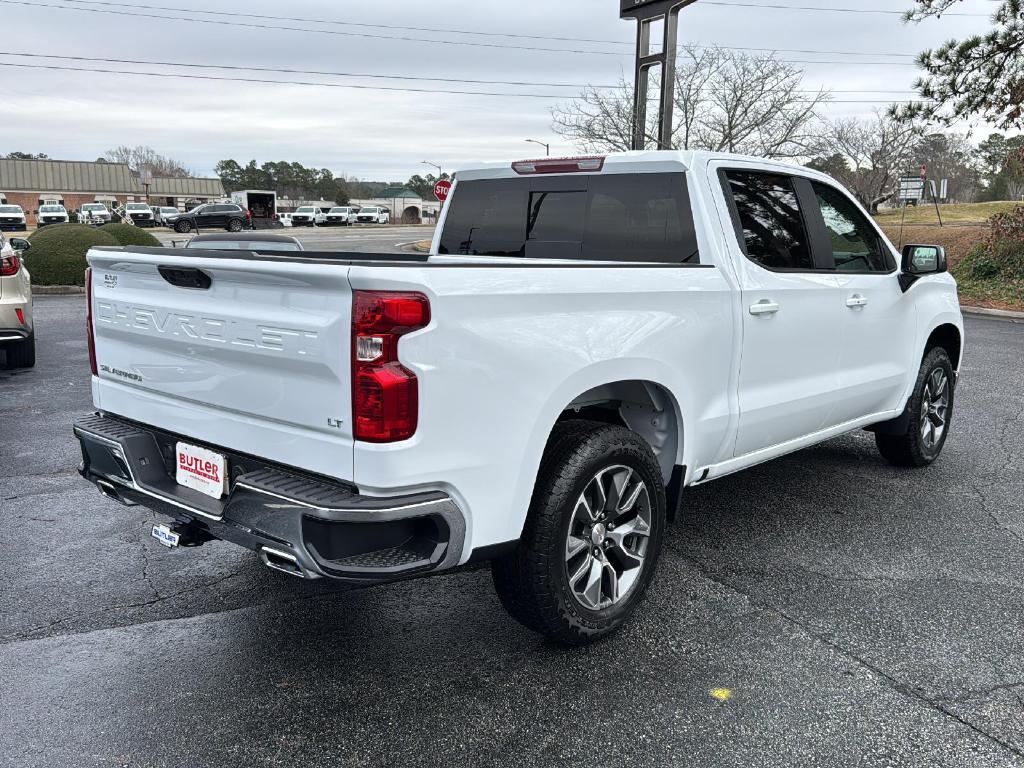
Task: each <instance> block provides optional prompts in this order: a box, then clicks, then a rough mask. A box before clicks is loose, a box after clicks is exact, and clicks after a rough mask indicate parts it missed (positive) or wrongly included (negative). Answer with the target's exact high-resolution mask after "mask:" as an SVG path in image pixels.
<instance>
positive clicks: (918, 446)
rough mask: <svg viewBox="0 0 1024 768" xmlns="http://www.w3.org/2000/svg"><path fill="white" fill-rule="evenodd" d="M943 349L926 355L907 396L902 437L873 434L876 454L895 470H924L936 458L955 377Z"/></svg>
mask: <svg viewBox="0 0 1024 768" xmlns="http://www.w3.org/2000/svg"><path fill="white" fill-rule="evenodd" d="M955 376H956V374H955V373H954V372H953V364H952V363H951V362H950V359H949V355H948V354H946V350H944V349H942V348H940V347H936V348H934V349H932V350H930V351H929V352H928V354H927V355H925V358H924V360H923V361H922V362H921V368H920V370H919V371H918V374H917V381H916V382H915V384H914V392H913V394H912V395H911V396H910V402H909V403H908V404H907V409H908V411H909V414H910V419H909V420H908V424H907V431H906V432H905V433H903V434H896V435H893V434H882V433H876V434H875V444H876V445H877V446H878V451H879V453H881V454H882V456H884V457H885V459H886V460H887V461H888V462H889V463H890V464H895V465H896V466H898V467H925V466H927V465H929V464H931V463H932V462H933V461H935V460H936V459H937V458H939V454H940V453H942V447H943V446H944V445H945V444H946V438H947V437H948V436H949V425H950V420H951V419H952V417H953V396H954V393H955V386H954V384H955V381H956V378H955Z"/></svg>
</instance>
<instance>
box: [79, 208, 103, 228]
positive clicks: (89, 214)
mask: <svg viewBox="0 0 1024 768" xmlns="http://www.w3.org/2000/svg"><path fill="white" fill-rule="evenodd" d="M78 222H79V223H80V224H101V225H102V224H109V223H110V211H109V210H108V209H107V206H105V205H104V204H103V203H86V204H85V205H83V206H82V207H81V208H80V209H79V210H78Z"/></svg>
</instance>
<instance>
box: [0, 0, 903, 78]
mask: <svg viewBox="0 0 1024 768" xmlns="http://www.w3.org/2000/svg"><path fill="white" fill-rule="evenodd" d="M64 1H65V2H82V1H83V0H64ZM90 1H91V0H90ZM723 1H724V0H723ZM702 2H707V0H702ZM0 3H4V4H7V5H22V6H28V7H33V8H54V9H57V10H69V11H81V12H83V13H99V14H113V15H117V16H134V17H139V18H148V19H159V20H162V21H185V22H191V23H194V24H215V25H218V26H228V27H242V28H247V29H266V30H271V31H274V32H304V33H307V34H320V35H340V36H344V37H364V38H371V39H377V40H396V41H400V42H420V43H431V44H434V45H461V46H472V47H478V48H505V49H512V50H523V51H535V52H537V51H541V52H547V53H576V54H584V55H587V54H589V55H594V56H618V57H622V58H624V57H626V56H629V55H631V54H628V53H626V52H621V53H620V52H616V51H594V50H580V49H573V48H541V47H537V46H524V45H505V44H500V43H478V42H470V41H465V40H432V39H428V38H421V37H408V36H396V35H377V34H371V33H368V32H343V31H339V30H333V29H309V28H307V27H282V26H278V25H269V24H254V23H251V22H241V21H223V20H220V19H201V18H192V17H187V16H161V15H158V14H154V13H141V12H137V11H121V10H109V9H106V8H81V7H78V6H72V5H55V4H53V3H43V2H38V1H37V0H0ZM109 4H110V5H114V4H113V3H109ZM137 7H140V8H142V7H152V6H137ZM819 10H820V9H819ZM199 13H206V12H205V11H199ZM309 23H311V24H312V23H318V22H317V21H316V20H313V21H310V22H309ZM695 47H698V48H712V47H714V46H695ZM719 47H722V48H730V46H719ZM731 48H732V49H733V50H751V51H771V50H778V51H785V49H770V48H744V47H740V46H733V47H731ZM785 52H793V53H806V54H811V55H829V54H839V55H856V56H866V55H878V56H906V57H911V56H910V55H909V54H902V53H898V54H897V53H877V54H869V53H867V52H855V51H812V50H796V49H791V50H789V51H785ZM780 61H784V62H786V63H789V64H849V63H850V62H848V61H837V60H827V61H806V60H801V59H780ZM858 63H860V64H862V65H869V66H906V67H915V66H917V65H916V63H913V62H896V61H870V62H869V61H861V62H858Z"/></svg>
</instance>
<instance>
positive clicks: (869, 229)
mask: <svg viewBox="0 0 1024 768" xmlns="http://www.w3.org/2000/svg"><path fill="white" fill-rule="evenodd" d="M811 187H812V188H813V189H814V195H815V197H816V198H817V200H818V207H819V208H820V209H821V217H822V219H824V223H825V235H826V238H827V244H826V246H825V247H826V248H831V251H832V258H833V259H834V260H835V265H836V266H835V268H836V270H837V271H839V272H889V271H891V270H892V269H894V268H895V266H896V265H895V262H894V261H891V259H892V256H891V254H889V253H888V249H887V248H886V247H885V246H884V244H883V242H882V238H881V237H879V235H878V232H877V231H875V228H874V227H873V226H871V223H870V222H869V221H868V220H867V218H866V217H865V216H864V214H863V213H861V212H860V210H859V209H858V208H857V206H856V205H854V204H853V202H852V201H851V200H850V199H849V198H848V197H847V196H846V195H844V194H843V193H842V192H840V191H839V190H838V189H836V188H835V187H832V186H829V185H828V184H821V183H819V182H816V181H815V182H811Z"/></svg>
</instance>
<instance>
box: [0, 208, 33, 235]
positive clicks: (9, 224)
mask: <svg viewBox="0 0 1024 768" xmlns="http://www.w3.org/2000/svg"><path fill="white" fill-rule="evenodd" d="M26 229H28V223H27V221H26V219H25V211H24V209H23V208H22V207H21V206H20V205H8V204H7V203H0V232H3V231H5V230H6V231H8V232H24V231H25V230H26Z"/></svg>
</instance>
